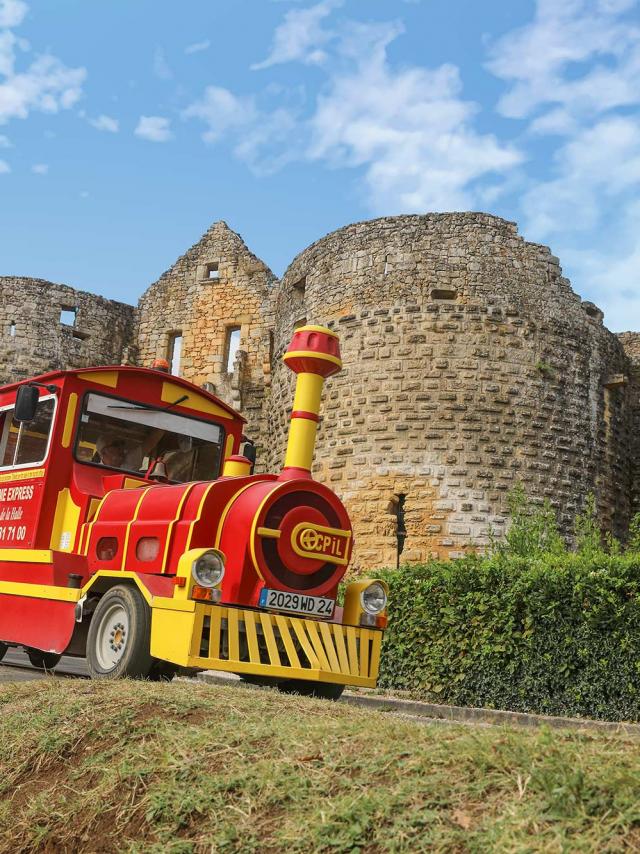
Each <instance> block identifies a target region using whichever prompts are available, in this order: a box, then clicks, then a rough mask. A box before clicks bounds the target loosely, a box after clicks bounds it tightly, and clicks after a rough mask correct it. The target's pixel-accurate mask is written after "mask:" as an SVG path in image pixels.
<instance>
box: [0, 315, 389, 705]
mask: <svg viewBox="0 0 640 854" xmlns="http://www.w3.org/2000/svg"><path fill="white" fill-rule="evenodd" d="M284 359H285V362H286V364H287V365H288V366H289V367H290V368H291V369H292V370H293V371H294V372H295V373H296V374H297V383H296V391H295V400H294V403H293V411H292V413H291V425H290V433H289V441H288V446H287V452H286V459H285V463H284V467H283V469H282V471H281V472H280V474H278V475H273V474H264V475H262V474H261V475H252V474H251V471H252V462H253V461H252V459H251V458H250V457H251V454H250V453H249V451H248V450H246V449H247V445H246V444H245V446H244V447H245V453H246V454H247V455H246V456H241V455H239V452H240V446H241V443H242V442H243V440H244V437H243V436H242V427H243V423H244V419H243V418H242V417H241V416H240V415H239V414H238V413H237V412H235V411H234V410H233V409H231V408H230V407H229V406H227V405H226V404H225V403H223V402H222V401H221V400H219V399H218V398H217V397H215V396H214V395H212V394H209V393H207V392H205V391H203V390H202V389H200V388H198V387H196V386H194V385H192V384H191V383H189V382H186V381H185V380H182V379H180V378H179V377H174V376H170V375H168V374H167V373H162V372H159V371H155V370H151V369H145V368H133V367H124V366H119V367H105V368H90V369H81V370H73V371H61V372H57V373H51V374H47V375H45V376H41V377H38V378H37V379H36V380H31V381H26V382H23V383H19V384H14V385H11V386H7V387H5V388H3V389H0V418H1V421H0V425H1V426H0V658H1V657H2V656H3V655H4V654H5V653H6V651H7V649H8V647H10V646H22V647H24V648H25V649H26V650H27V652H28V654H29V657H30V659H31V661H32V663H33V664H35V665H36V666H40V667H53V666H55V664H56V663H57V661H58V660H59V657H60V655H62V653H65V654H68V655H79V656H85V655H86V658H87V662H88V666H89V670H90V672H91V675H92V676H93V677H94V678H100V677H119V676H132V677H142V678H150V679H154V678H167V677H168V676H169V675H171V674H172V673H173V672H174V671H175V670H176V669H177V668H178V667H192V668H202V669H215V670H225V671H230V672H233V673H238V674H240V675H243V676H245V677H248V678H255V679H258V680H259V679H263V680H265V681H271V682H273V683H274V684H277V685H278V687H279V688H280V689H281V690H283V691H296V692H299V693H309V694H316V695H318V696H325V697H334V698H335V697H338V696H339V695H340V693H341V692H342V690H343V688H344V686H345V685H359V686H374V685H375V683H376V679H377V675H378V666H379V660H380V645H381V641H382V633H383V629H384V627H385V626H386V623H387V614H386V604H387V595H386V593H387V591H386V587H385V585H384V583H382V582H380V581H376V580H371V579H367V580H361V581H355V582H353V583H351V584H349V585H348V586H347V588H346V593H345V600H344V607H341V606H338V605H336V596H337V592H338V584H339V582H340V581H341V579H342V577H343V575H344V573H345V571H346V568H347V566H348V563H349V559H350V557H351V552H352V548H353V536H352V530H351V523H350V521H349V517H348V515H347V512H346V510H345V508H344V506H343V505H342V503H341V501H340V500H339V499H338V497H337V496H336V495H335V494H334V493H333V492H332V491H331V490H330V489H328V488H327V487H326V486H324V485H322V484H320V483H317V482H315V481H314V480H313V479H312V477H311V463H312V458H313V451H314V445H315V438H316V430H317V424H318V419H319V410H320V397H321V393H322V388H323V384H324V381H325V379H326V378H327V377H329V376H331V375H332V374H334V373H336V372H338V371H339V370H340V368H341V364H342V363H341V360H340V350H339V344H338V339H337V336H336V335H335V334H334V333H333V332H331V331H330V330H329V329H325V328H324V327H318V326H305V327H302V328H301V329H298V330H297V331H296V332H295V333H294V336H293V339H292V341H291V344H290V346H289V348H288V350H287V352H286V354H285V356H284ZM248 447H249V448H250V447H251V446H250V445H249V446H248Z"/></svg>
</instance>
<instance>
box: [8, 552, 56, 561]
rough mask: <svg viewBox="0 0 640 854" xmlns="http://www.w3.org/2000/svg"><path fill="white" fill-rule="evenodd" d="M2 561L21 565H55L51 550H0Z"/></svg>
mask: <svg viewBox="0 0 640 854" xmlns="http://www.w3.org/2000/svg"><path fill="white" fill-rule="evenodd" d="M0 560H6V561H17V562H19V563H53V551H50V550H49V549H0Z"/></svg>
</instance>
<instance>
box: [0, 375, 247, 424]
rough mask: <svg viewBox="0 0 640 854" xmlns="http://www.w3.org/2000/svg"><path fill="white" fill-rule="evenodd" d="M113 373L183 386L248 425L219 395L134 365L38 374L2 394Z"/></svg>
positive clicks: (181, 379) (187, 382) (176, 377)
mask: <svg viewBox="0 0 640 854" xmlns="http://www.w3.org/2000/svg"><path fill="white" fill-rule="evenodd" d="M113 371H117V372H118V373H119V374H134V375H135V374H139V375H141V376H142V377H144V376H148V377H153V378H154V379H155V380H162V381H164V382H170V383H171V384H172V385H177V386H181V387H183V388H184V389H185V390H187V391H190V392H194V393H196V394H198V395H200V396H201V397H204V398H205V399H206V400H209V401H211V403H215V404H216V405H217V406H219V407H220V408H221V409H224V410H225V411H226V412H228V413H229V415H231V417H232V418H234V419H236V420H237V421H242V422H243V423H246V421H247V419H246V418H244V417H243V416H242V415H240V413H239V412H238V411H237V410H235V409H234V408H233V407H232V406H229V404H228V403H225V402H224V400H221V399H220V398H219V397H218V396H217V395H215V394H212V393H211V392H209V391H206V390H205V389H203V388H201V387H200V386H197V385H195V384H194V383H191V382H189V381H188V380H185V379H183V378H182V377H178V376H176V375H175V374H167V373H164V371H158V370H156V369H155V368H137V367H134V366H132V365H100V366H98V367H95V368H93V367H91V368H72V369H69V370H66V371H50V372H49V373H48V374H38V376H35V377H28V378H26V379H24V380H20V381H19V382H15V383H9V384H8V385H5V386H2V387H0V392H7V391H12V390H13V389H17V388H18V387H19V386H21V385H24V384H25V383H30V382H38V383H42V384H43V385H46V384H47V383H50V382H52V381H53V380H57V379H63V380H64V379H65V378H66V377H81V376H82V375H83V374H100V373H111V372H113Z"/></svg>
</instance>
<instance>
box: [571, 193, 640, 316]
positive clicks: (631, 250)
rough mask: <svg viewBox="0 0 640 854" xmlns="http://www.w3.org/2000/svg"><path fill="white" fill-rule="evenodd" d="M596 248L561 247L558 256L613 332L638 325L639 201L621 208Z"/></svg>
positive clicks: (639, 283)
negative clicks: (600, 244) (612, 225)
mask: <svg viewBox="0 0 640 854" xmlns="http://www.w3.org/2000/svg"><path fill="white" fill-rule="evenodd" d="M614 231H615V233H611V230H609V231H608V233H607V240H606V241H605V242H604V245H602V246H600V247H598V248H585V247H580V248H575V247H573V248H572V247H570V246H567V247H563V250H562V253H563V254H562V259H563V263H564V264H565V267H567V268H570V269H571V273H572V276H573V279H574V282H579V284H580V291H581V292H583V293H588V294H589V298H590V299H592V300H593V301H595V302H596V303H597V304H598V305H599V306H600V308H602V310H603V311H604V315H605V317H604V320H605V323H606V325H607V326H608V327H609V328H610V329H612V330H614V331H617V332H622V331H624V330H627V329H635V330H637V329H639V328H640V243H638V234H639V233H640V203H638V202H633V203H631V204H629V205H628V206H627V208H626V209H625V210H624V211H622V212H621V216H620V218H619V219H616V221H615V226H614Z"/></svg>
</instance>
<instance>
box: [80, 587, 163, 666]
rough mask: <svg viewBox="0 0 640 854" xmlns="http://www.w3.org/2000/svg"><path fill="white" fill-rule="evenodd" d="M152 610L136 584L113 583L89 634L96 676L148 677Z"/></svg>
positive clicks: (89, 652)
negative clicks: (115, 584) (132, 585)
mask: <svg viewBox="0 0 640 854" xmlns="http://www.w3.org/2000/svg"><path fill="white" fill-rule="evenodd" d="M150 638H151V611H150V609H149V606H148V605H147V603H146V602H145V600H144V597H143V596H142V594H141V593H140V592H139V591H138V590H137V589H136V588H133V587H127V586H125V585H118V586H117V587H112V588H111V590H109V591H108V592H107V593H105V595H104V596H103V597H102V599H100V601H99V602H98V604H97V606H96V609H95V611H94V612H93V616H92V618H91V623H90V625H89V632H88V635H87V665H88V667H89V672H90V674H91V678H92V679H121V678H122V677H124V676H129V677H131V678H133V679H144V678H145V677H147V676H148V675H149V673H150V672H151V668H152V667H153V664H154V661H155V659H153V658H152V657H151V652H150V651H149V644H150Z"/></svg>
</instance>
